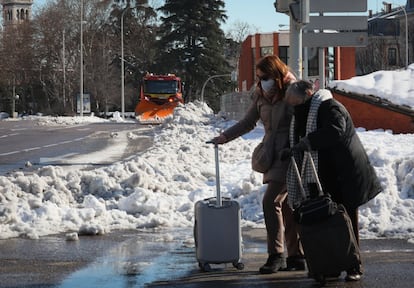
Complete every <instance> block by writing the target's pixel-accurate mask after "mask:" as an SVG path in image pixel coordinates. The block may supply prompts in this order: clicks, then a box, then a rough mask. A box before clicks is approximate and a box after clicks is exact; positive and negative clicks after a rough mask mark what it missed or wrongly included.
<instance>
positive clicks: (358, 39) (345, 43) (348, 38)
mask: <svg viewBox="0 0 414 288" xmlns="http://www.w3.org/2000/svg"><path fill="white" fill-rule="evenodd" d="M367 43H368V33H367V32H335V31H332V33H326V32H325V33H314V32H310V33H303V34H302V46H303V47H362V46H366V45H367Z"/></svg>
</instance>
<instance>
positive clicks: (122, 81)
mask: <svg viewBox="0 0 414 288" xmlns="http://www.w3.org/2000/svg"><path fill="white" fill-rule="evenodd" d="M138 7H142V8H148V7H149V6H148V4H147V3H144V4H139V5H137V6H135V7H129V6H128V7H126V8H125V9H124V10H123V11H122V14H121V116H122V118H125V59H124V15H125V12H126V11H127V10H128V9H132V8H138Z"/></svg>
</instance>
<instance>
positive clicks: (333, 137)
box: [285, 81, 382, 280]
mask: <svg viewBox="0 0 414 288" xmlns="http://www.w3.org/2000/svg"><path fill="white" fill-rule="evenodd" d="M285 101H286V102H287V103H289V104H291V105H293V106H294V117H293V120H292V122H293V123H292V127H291V133H290V134H291V135H290V137H291V145H292V146H293V148H292V150H293V151H294V152H296V153H299V154H302V155H303V151H315V150H316V151H317V153H316V154H314V155H315V156H316V157H317V169H318V175H319V178H320V182H321V184H322V188H323V190H324V191H327V192H329V193H330V194H331V196H332V198H333V200H334V201H336V202H337V203H341V204H343V205H344V206H345V208H346V209H347V212H348V214H349V216H350V218H351V221H352V225H353V228H354V233H355V236H356V239H357V241H358V243H359V233H358V207H359V206H361V205H363V204H365V203H366V202H368V201H369V200H370V199H372V198H374V197H375V196H376V195H377V194H378V193H380V192H381V191H382V188H381V185H380V182H379V180H378V178H377V176H376V174H375V170H374V168H373V167H372V165H371V164H370V162H369V159H368V155H367V153H366V151H365V149H364V147H363V145H362V143H361V141H360V139H359V137H358V135H357V134H356V131H355V127H354V124H353V123H352V119H351V116H350V115H349V113H348V111H347V110H346V108H345V107H344V106H343V105H342V104H341V103H339V102H338V101H336V100H335V99H333V98H332V94H331V92H330V91H329V90H325V89H321V90H319V91H317V92H316V93H315V92H314V91H313V85H312V83H310V82H307V81H298V82H295V83H292V84H291V85H290V87H289V88H288V90H287V91H286V98H285ZM315 103H317V104H315ZM312 114H313V115H312ZM312 121H314V123H315V124H314V127H313V129H312ZM292 132H293V133H292ZM313 153H315V152H313ZM290 173H291V172H288V174H290ZM288 185H289V183H288ZM308 189H309V190H312V189H311V188H309V187H308ZM288 191H289V193H290V190H289V187H288ZM313 193H315V192H314V191H309V194H310V195H312V194H313ZM289 196H290V195H289ZM293 198H294V197H290V199H292V201H290V202H291V203H290V204H291V205H292V206H297V205H298V204H299V203H298V202H297V203H295V200H294V199H293ZM293 208H295V207H293ZM360 275H361V273H360V271H349V272H348V277H347V279H348V280H359V278H360ZM358 276H359V277H358Z"/></svg>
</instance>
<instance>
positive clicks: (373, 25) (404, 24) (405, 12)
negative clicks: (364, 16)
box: [356, 0, 414, 75]
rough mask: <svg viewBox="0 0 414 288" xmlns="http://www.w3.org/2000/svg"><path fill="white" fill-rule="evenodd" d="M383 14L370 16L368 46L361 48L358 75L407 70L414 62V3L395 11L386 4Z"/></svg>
mask: <svg viewBox="0 0 414 288" xmlns="http://www.w3.org/2000/svg"><path fill="white" fill-rule="evenodd" d="M383 4H384V8H383V10H382V11H381V12H380V13H377V14H372V12H371V11H370V12H369V19H368V46H367V47H361V48H357V51H356V61H357V74H358V75H365V74H369V73H371V72H374V71H378V70H395V69H398V68H404V67H406V66H407V65H409V64H411V63H412V62H413V59H414V58H413V53H414V42H413V39H412V35H413V33H414V0H407V3H406V5H405V6H399V7H393V6H392V4H390V3H387V2H383Z"/></svg>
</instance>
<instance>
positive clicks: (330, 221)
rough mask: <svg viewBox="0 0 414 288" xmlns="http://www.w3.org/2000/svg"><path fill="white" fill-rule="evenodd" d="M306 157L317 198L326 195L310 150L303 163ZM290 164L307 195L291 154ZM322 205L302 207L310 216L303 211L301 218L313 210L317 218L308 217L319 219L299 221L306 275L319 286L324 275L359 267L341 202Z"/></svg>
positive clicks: (356, 248) (356, 249)
mask: <svg viewBox="0 0 414 288" xmlns="http://www.w3.org/2000/svg"><path fill="white" fill-rule="evenodd" d="M306 160H307V161H309V162H310V164H311V167H312V171H313V173H314V178H315V180H316V182H317V183H316V184H317V187H318V191H319V197H322V196H323V195H325V194H324V192H323V191H322V187H321V184H320V182H319V178H318V175H317V171H316V168H315V165H314V163H313V159H312V156H311V155H310V153H309V152H305V156H304V160H303V161H304V165H305V162H306ZM292 165H293V167H294V170H295V171H296V175H297V177H298V183H299V186H300V190H301V192H302V194H303V196H304V198H306V195H305V191H304V189H303V184H302V180H301V176H300V173H299V170H298V168H297V165H296V161H295V159H294V158H293V157H292ZM302 171H303V170H302ZM308 201H309V200H308ZM321 202H323V201H321ZM313 204H315V203H313ZM305 205H306V204H305ZM323 205H325V204H321V205H320V207H321V209H322V210H321V211H324V212H322V213H318V212H315V211H316V210H317V209H318V207H315V206H314V207H313V208H314V209H303V210H304V211H307V213H308V214H309V215H306V214H304V215H302V217H304V218H306V217H307V216H310V214H312V213H316V214H319V215H318V217H310V218H312V219H318V220H315V221H314V222H311V221H301V222H302V223H299V224H300V225H299V236H300V240H301V242H302V246H303V250H304V252H305V257H306V262H307V265H308V269H309V276H311V277H312V278H314V279H315V280H316V281H319V282H320V283H321V284H322V285H323V284H325V281H326V278H327V277H332V276H333V277H336V276H339V275H340V274H341V272H342V271H347V270H352V269H358V270H359V267H360V264H361V257H360V251H359V246H358V244H357V241H356V239H355V234H354V231H353V228H352V223H351V220H350V218H349V216H348V214H347V212H346V209H345V207H344V206H343V205H340V204H339V205H337V206H336V205H335V208H336V209H334V211H332V210H333V209H332V207H330V209H326V207H322V206H323ZM316 206H317V205H316ZM301 208H308V207H301ZM296 212H297V211H296ZM322 215H325V217H322ZM305 223H306V224H305Z"/></svg>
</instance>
